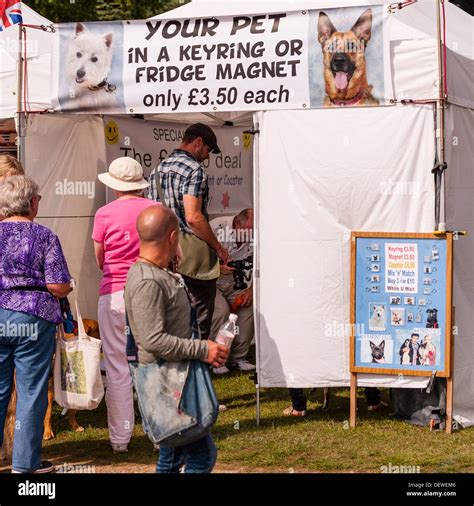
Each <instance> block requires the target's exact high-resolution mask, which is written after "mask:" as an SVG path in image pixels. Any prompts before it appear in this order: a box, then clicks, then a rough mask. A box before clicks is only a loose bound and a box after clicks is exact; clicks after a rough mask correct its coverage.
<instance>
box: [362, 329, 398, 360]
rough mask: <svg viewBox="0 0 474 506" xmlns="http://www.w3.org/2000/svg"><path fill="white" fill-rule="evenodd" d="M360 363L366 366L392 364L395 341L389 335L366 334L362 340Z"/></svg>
mask: <svg viewBox="0 0 474 506" xmlns="http://www.w3.org/2000/svg"><path fill="white" fill-rule="evenodd" d="M360 361H361V363H365V364H391V363H392V362H393V339H392V338H391V337H390V336H389V335H376V334H374V335H370V334H365V335H364V336H363V337H362V339H361V346H360Z"/></svg>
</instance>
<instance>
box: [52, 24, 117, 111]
mask: <svg viewBox="0 0 474 506" xmlns="http://www.w3.org/2000/svg"><path fill="white" fill-rule="evenodd" d="M122 60H123V28H122V25H121V24H120V23H108V24H104V23H101V24H87V23H75V24H70V25H66V27H64V28H63V27H62V28H61V30H60V61H59V68H60V72H59V102H60V106H61V110H62V111H65V112H72V111H81V112H96V111H99V110H104V109H105V110H107V111H109V112H124V110H125V106H124V100H123V83H122V67H123V62H122Z"/></svg>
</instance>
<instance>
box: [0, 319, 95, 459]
mask: <svg viewBox="0 0 474 506" xmlns="http://www.w3.org/2000/svg"><path fill="white" fill-rule="evenodd" d="M83 322H84V329H85V331H86V334H87V335H88V336H91V337H95V338H96V339H100V332H99V325H98V323H97V321H95V320H88V319H83ZM75 337H76V336H75V335H74V334H65V338H66V339H71V338H75ZM16 399H17V394H16V382H15V378H14V379H13V389H12V395H11V398H10V403H9V405H8V410H7V417H6V420H5V428H4V430H3V447H2V448H1V452H0V461H1V460H4V461H5V462H6V463H9V462H11V456H12V450H13V437H14V432H15V419H16ZM53 400H54V383H53V376H51V377H50V379H49V382H48V408H47V410H46V415H45V417H44V433H43V439H44V440H45V441H47V440H49V439H52V438H54V432H53V427H52V414H53ZM67 414H68V419H69V426H70V427H71V430H73V431H74V432H82V431H83V430H84V428H83V427H81V426H80V425H79V424H78V423H77V420H76V410H75V409H70V410H68V412H67Z"/></svg>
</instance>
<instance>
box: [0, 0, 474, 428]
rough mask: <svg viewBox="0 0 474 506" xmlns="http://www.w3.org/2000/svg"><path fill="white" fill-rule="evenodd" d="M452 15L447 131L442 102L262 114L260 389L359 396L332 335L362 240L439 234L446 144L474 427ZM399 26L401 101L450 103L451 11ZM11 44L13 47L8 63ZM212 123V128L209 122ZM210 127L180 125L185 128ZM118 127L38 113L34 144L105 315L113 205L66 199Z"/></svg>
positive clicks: (466, 394) (461, 381) (77, 270)
mask: <svg viewBox="0 0 474 506" xmlns="http://www.w3.org/2000/svg"><path fill="white" fill-rule="evenodd" d="M358 3H359V2H351V1H348V0H346V1H344V0H334V1H329V0H322V1H319V0H314V1H311V0H294V1H273V2H271V3H269V2H263V1H248V0H241V1H239V2H217V1H211V2H209V1H200V0H194V1H193V2H192V3H190V4H186V5H184V6H183V7H181V8H179V9H176V10H175V11H171V12H169V13H167V14H165V15H163V17H168V18H178V17H202V16H226V15H235V14H250V13H265V12H280V11H285V12H287V11H296V10H300V9H318V8H333V7H337V6H353V5H357V4H358ZM363 3H364V4H366V5H367V4H374V5H375V4H377V3H378V2H376V1H365V2H363ZM25 9H27V8H26V7H25ZM445 11H446V47H447V51H446V52H447V57H446V67H447V71H446V77H447V94H448V98H447V102H446V109H445V111H444V112H445V120H444V124H443V123H442V122H440V119H441V114H440V111H439V110H438V111H437V115H436V118H435V115H434V111H435V110H436V105H435V104H434V103H428V104H410V105H402V104H400V103H397V105H395V106H390V107H375V108H352V109H344V108H338V109H335V108H332V109H314V110H304V111H303V110H301V111H266V112H265V111H264V112H259V113H257V114H255V115H254V123H255V127H256V129H258V130H259V132H260V134H259V135H257V136H256V143H255V154H254V170H255V172H254V192H255V194H254V196H255V206H256V216H257V219H256V228H257V253H256V263H257V265H256V269H257V270H258V276H257V277H256V283H255V285H256V286H255V295H256V309H255V311H256V312H255V315H256V324H257V325H256V327H257V348H258V370H259V371H258V372H259V386H260V387H292V386H293V387H323V386H347V385H348V384H349V333H348V332H343V333H338V332H336V333H334V334H333V335H327V326H328V324H330V325H333V328H335V327H336V328H339V327H341V326H344V325H347V324H349V284H350V273H349V269H350V247H349V238H350V232H351V231H352V230H365V231H386V232H390V231H398V232H432V231H433V230H434V229H435V227H436V221H435V212H434V210H435V186H434V179H433V174H432V173H431V170H432V168H433V165H434V160H435V152H436V150H437V149H439V145H440V139H441V137H444V141H445V147H446V150H445V160H446V162H447V165H448V169H447V171H446V172H445V188H444V196H445V202H442V205H441V221H442V222H446V224H447V229H448V230H468V231H469V232H470V235H468V236H467V237H462V238H460V239H459V241H457V243H455V261H454V304H455V307H456V322H455V323H456V325H457V327H458V329H459V330H458V335H457V336H456V337H455V362H454V364H455V368H454V413H455V417H456V419H457V420H458V421H459V422H461V423H462V424H463V425H464V426H469V425H472V424H474V316H473V315H474V312H473V311H472V305H473V301H474V265H473V264H474V261H473V258H474V238H473V236H472V224H473V223H474V205H473V199H472V192H473V190H474V171H473V167H472V160H473V159H474V147H473V143H472V140H471V138H472V131H473V128H474V94H473V90H472V78H473V76H474V54H473V42H472V33H473V23H472V17H470V16H469V15H467V14H466V13H464V12H463V11H461V10H460V9H458V8H456V7H455V6H453V5H451V4H449V3H445ZM30 16H31V18H30V19H29V17H30ZM35 16H37V15H36V14H35V13H33V12H32V11H31V10H29V9H28V10H27V11H26V13H25V18H26V19H25V22H26V23H31V24H45V23H47V20H46V21H45V20H37V19H38V18H35ZM393 16H394V19H393V23H392V30H391V35H390V54H391V66H392V69H391V70H392V80H393V88H394V97H395V98H397V99H398V100H401V99H407V100H436V99H438V98H439V96H440V81H442V79H441V78H440V74H441V67H440V54H439V46H438V39H439V37H438V25H437V3H436V1H432V0H427V1H419V2H417V3H415V4H413V5H410V6H408V7H406V8H404V9H402V10H399V11H396V13H395V14H393ZM9 32H10V33H9V34H8V31H7V32H5V33H7V34H8V35H7V36H9V37H10V38H11V39H12V40H14V39H15V38H17V35H14V34H15V33H17V31H16V30H13V29H12V30H10V31H9ZM48 36H49V35H48V34H46V33H43V32H40V31H38V30H28V38H29V39H30V40H35V38H37V40H38V45H37V46H36V47H35V48H34V49H36V52H34V51H33V56H30V57H29V60H28V65H29V66H28V88H29V107H30V108H31V109H32V110H37V111H39V110H45V109H49V108H51V104H50V98H49V93H50V92H49V86H50V85H49V70H48V69H49V60H50V53H51V49H50V43H49V39H48ZM0 37H1V38H0V42H1V41H4V40H6V39H5V34H1V35H0ZM4 47H5V44H2V45H0V50H2V51H3V50H4ZM0 61H2V62H3V58H2V59H1V60H0ZM15 76H16V70H15V59H14V57H12V55H11V54H10V60H8V61H7V62H6V63H2V64H1V66H0V82H2V92H1V95H0V117H8V116H12V115H13V114H14V113H15V112H16V110H17V109H16V107H17V106H16V97H15V95H14V92H15V91H16V80H15V79H16V78H15ZM3 83H6V87H4V86H3ZM197 117H199V120H200V121H203V119H205V118H206V117H203V116H202V115H198V116H197ZM227 117H230V119H235V118H236V117H237V118H238V117H239V116H236V115H235V114H229V115H227ZM245 117H247V118H248V117H249V115H248V114H247V115H246V116H245ZM195 118H196V116H194V115H192V116H190V115H175V116H173V119H175V120H176V121H181V122H185V123H188V122H190V121H194V120H195ZM249 124H250V123H249ZM102 128H103V127H102V121H101V119H100V118H99V117H93V116H85V115H77V116H74V117H73V118H71V117H68V116H65V115H58V114H55V115H38V114H32V115H29V117H28V122H27V132H26V143H25V163H26V168H27V170H28V172H30V173H32V174H34V176H35V178H36V179H37V180H38V182H39V183H40V185H41V187H42V192H43V195H44V196H45V199H44V200H43V201H42V205H43V207H42V218H41V219H40V222H42V223H45V224H47V225H49V226H51V227H52V228H54V230H55V231H56V232H57V233H58V234H59V236H60V238H61V241H62V243H63V245H64V248H65V251H66V254H67V256H68V261H69V264H70V265H71V266H72V271H73V275H74V276H75V277H76V278H77V279H78V280H79V287H80V288H79V289H80V293H81V295H80V301H81V305H84V306H85V307H87V308H90V309H91V310H92V306H93V305H94V304H95V296H94V295H93V294H95V293H96V292H95V290H96V287H97V279H98V275H99V273H98V270H97V268H96V267H95V262H94V259H93V251H92V247H91V244H90V239H89V238H90V234H91V226H92V219H91V216H92V215H93V213H94V211H95V209H97V207H98V206H99V205H101V203H103V202H104V195H103V194H100V193H97V195H96V196H95V199H94V200H87V199H83V200H77V201H75V202H70V201H69V202H67V203H66V202H64V200H65V199H63V200H60V199H58V198H57V196H55V195H54V192H53V191H52V190H51V188H52V187H53V186H54V182H55V181H57V180H58V179H62V178H63V177H66V176H67V175H71V174H80V175H81V178H82V179H87V180H94V179H95V177H96V174H97V172H100V171H103V170H104V169H105V154H104V146H103V132H102ZM387 181H397V182H410V183H415V184H416V188H417V189H418V193H417V195H415V196H414V195H403V194H400V193H397V192H392V193H383V192H381V191H380V184H381V183H383V182H387ZM69 200H70V199H69ZM444 209H446V213H445V214H444V212H443V211H444ZM83 312H85V310H83ZM334 326H335V327H334ZM425 384H426V379H423V378H419V377H418V378H417V377H406V376H405V377H403V378H400V377H394V376H374V375H372V376H369V375H359V385H363V386H376V385H382V386H393V387H421V386H423V385H425Z"/></svg>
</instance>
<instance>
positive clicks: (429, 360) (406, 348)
mask: <svg viewBox="0 0 474 506" xmlns="http://www.w3.org/2000/svg"><path fill="white" fill-rule="evenodd" d="M440 340H441V333H440V331H439V330H438V329H436V330H435V329H425V328H414V329H411V330H397V333H396V340H395V349H396V350H398V355H399V362H398V363H399V364H400V365H406V366H408V367H410V366H417V365H418V366H427V367H433V366H439V365H440V364H441V357H440V356H439V350H440V347H441V345H440Z"/></svg>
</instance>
